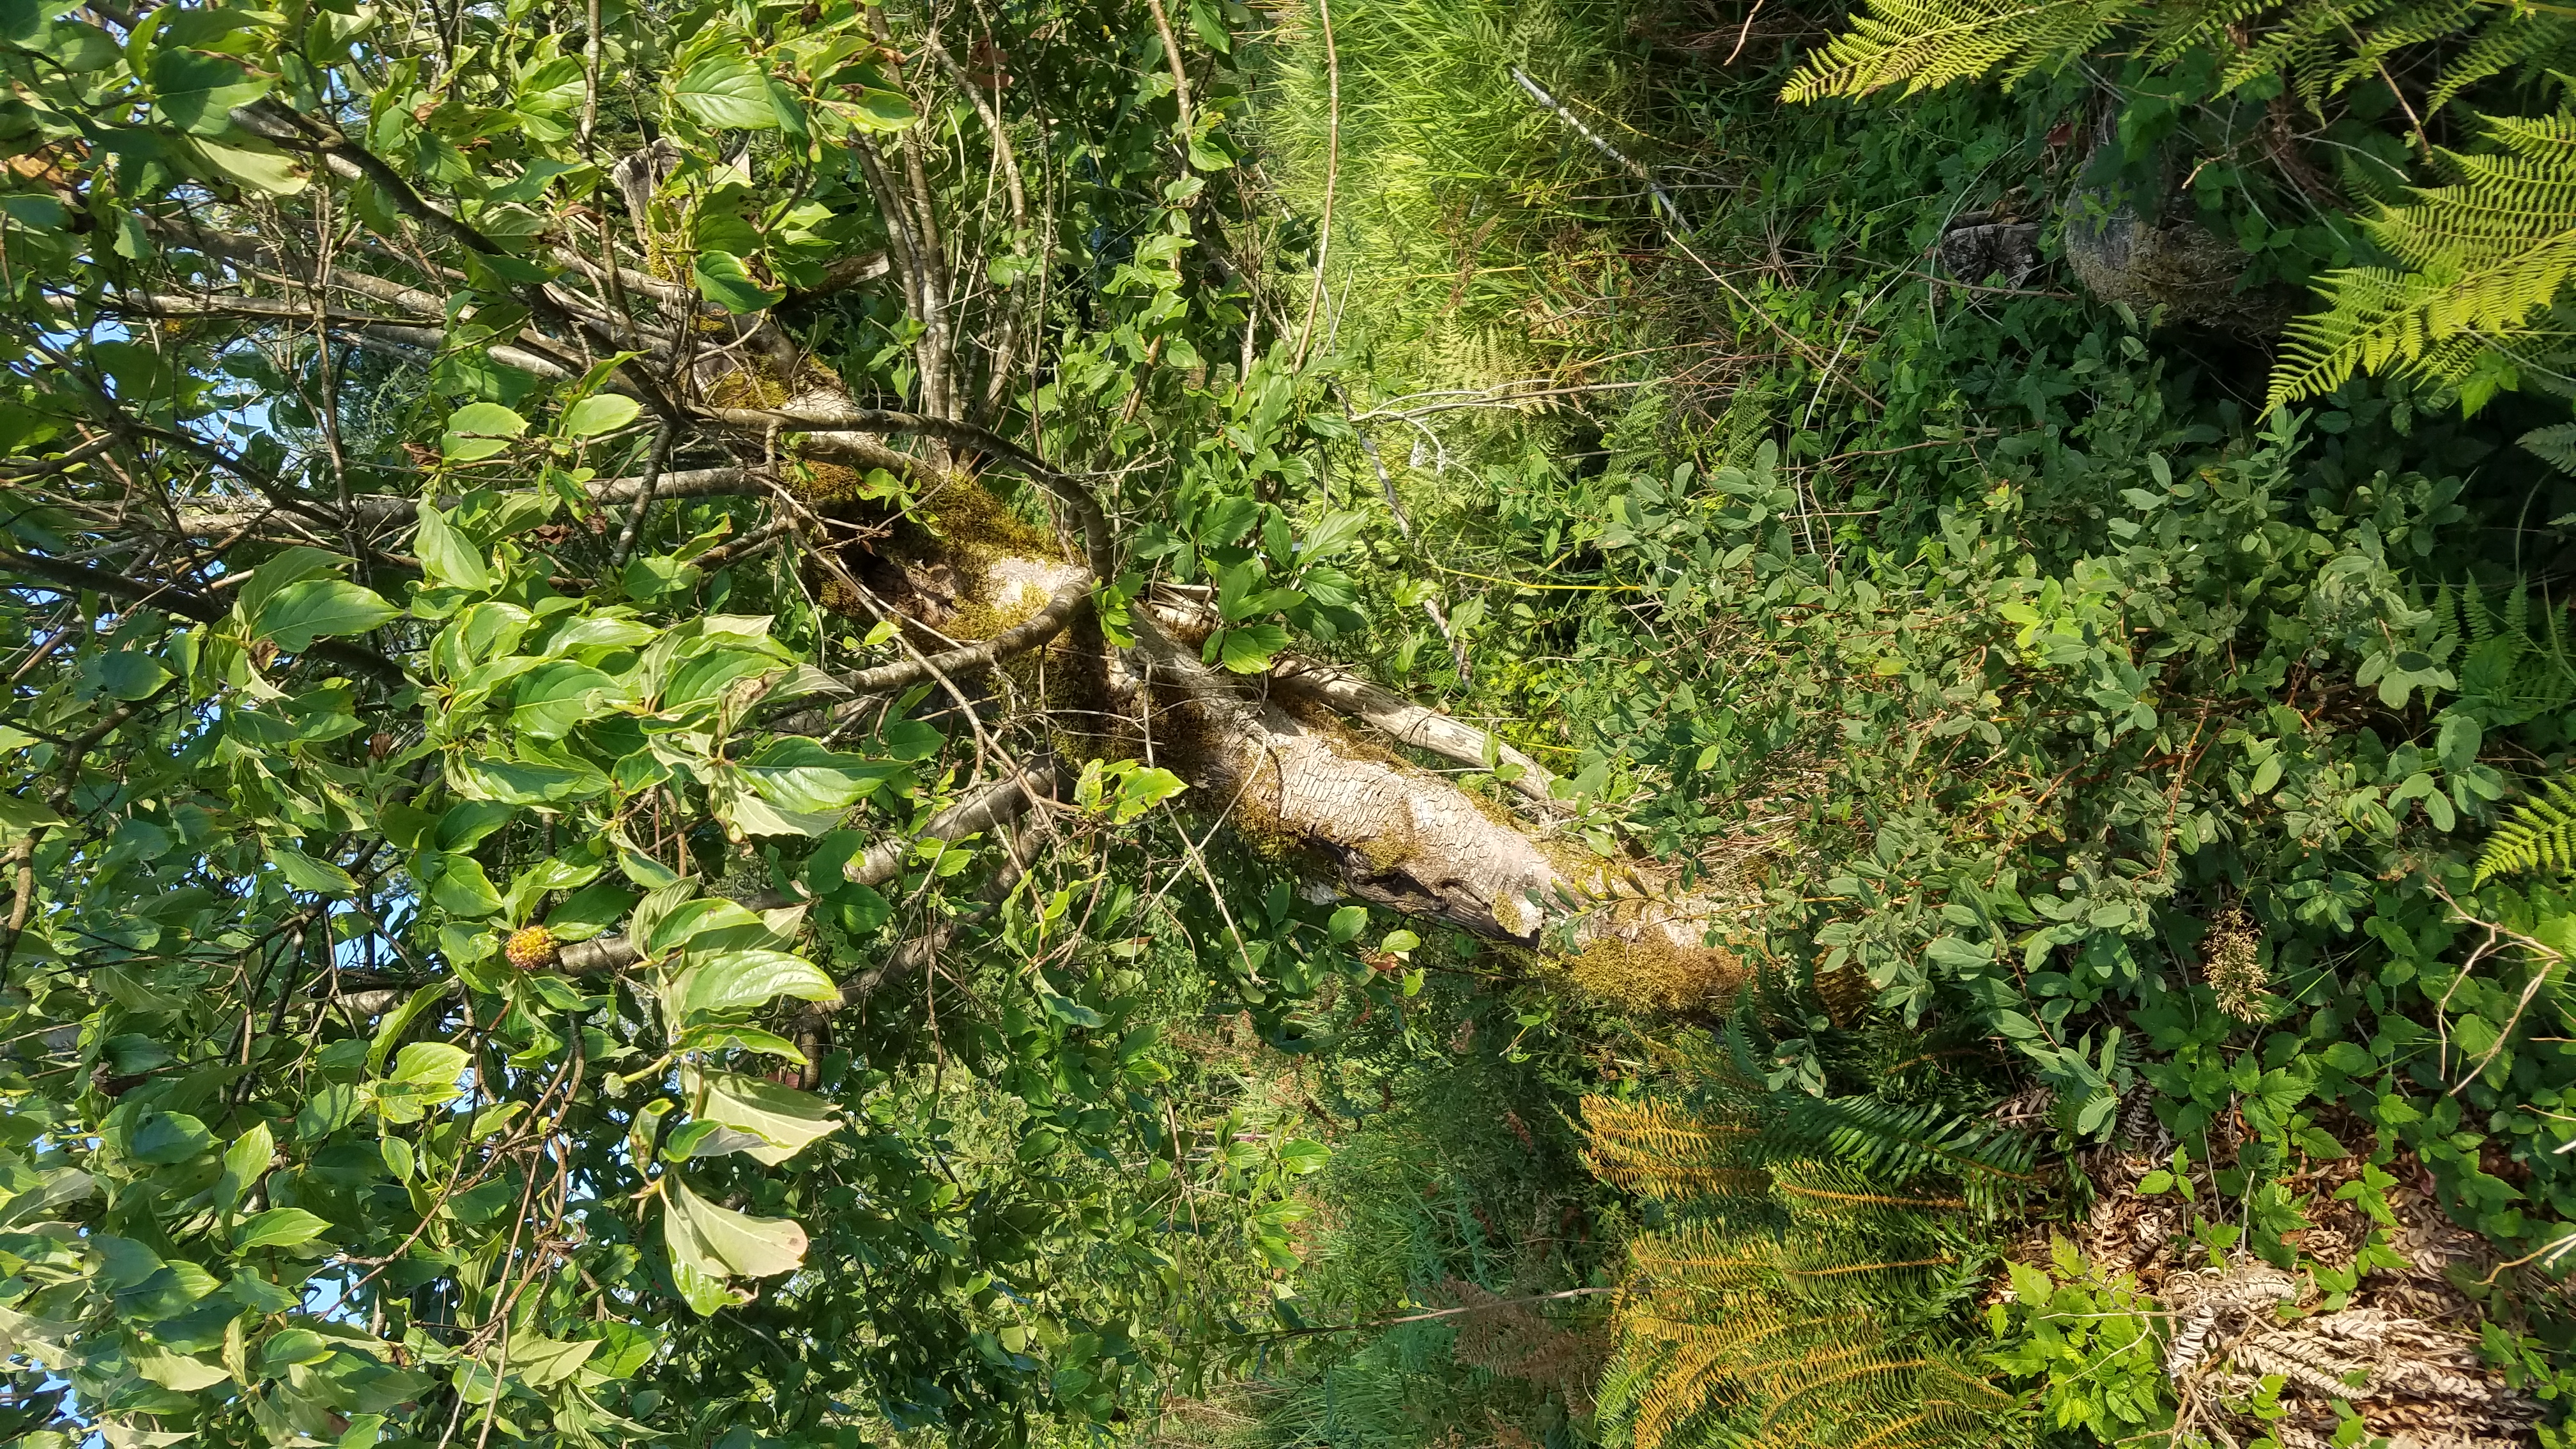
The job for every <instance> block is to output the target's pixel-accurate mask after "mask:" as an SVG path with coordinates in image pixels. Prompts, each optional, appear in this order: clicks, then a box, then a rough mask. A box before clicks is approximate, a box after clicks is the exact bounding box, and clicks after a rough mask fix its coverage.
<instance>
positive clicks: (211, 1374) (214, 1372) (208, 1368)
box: [127, 1344, 232, 1443]
mask: <svg viewBox="0 0 2576 1449" xmlns="http://www.w3.org/2000/svg"><path fill="white" fill-rule="evenodd" d="M127 1352H128V1354H129V1356H130V1357H131V1358H132V1360H133V1362H134V1371H135V1372H136V1373H138V1374H141V1375H142V1376H143V1377H145V1378H147V1379H150V1380H151V1381H152V1382H154V1383H156V1384H159V1385H160V1386H161V1387H163V1388H165V1389H170V1390H173V1391H175V1392H178V1393H183V1394H189V1393H195V1392H196V1391H197V1390H199V1389H210V1388H213V1387H214V1386H215V1385H217V1384H220V1383H226V1382H229V1381H230V1380H231V1378H232V1375H231V1373H229V1372H227V1371H226V1370H225V1368H224V1366H223V1365H221V1364H218V1363H209V1362H207V1361H206V1360H205V1359H202V1358H198V1357H196V1356H194V1355H192V1354H184V1353H173V1352H171V1351H170V1350H169V1349H166V1348H162V1347H159V1346H158V1345H153V1344H138V1345H136V1346H135V1347H133V1348H132V1349H129V1350H128V1351H127ZM187 1437H189V1436H187V1435H184V1434H183V1435H175V1436H173V1437H172V1438H171V1439H168V1440H163V1441H162V1442H164V1443H169V1442H176V1440H178V1439H184V1438H187Z"/></svg>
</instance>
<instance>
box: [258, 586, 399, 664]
mask: <svg viewBox="0 0 2576 1449" xmlns="http://www.w3.org/2000/svg"><path fill="white" fill-rule="evenodd" d="M401 612H402V610H400V609H397V608H395V607H394V606H393V605H391V604H388V603H386V602H385V601H384V599H383V597H382V596H380V595H378V594H377V593H376V592H375V590H373V589H369V588H364V587H361V586H360V585H357V584H353V583H350V582H349V581H348V580H346V579H306V580H304V581H302V582H301V583H293V584H288V585H287V586H286V587H285V588H283V589H280V590H278V592H277V596H276V597H275V598H272V599H270V600H269V601H268V605H267V607H265V608H263V609H261V610H260V611H259V618H258V620H257V621H256V622H255V623H254V624H253V625H252V629H253V632H255V633H256V634H257V635H258V636H259V637H260V638H263V639H270V640H274V641H275V642H276V644H277V647H278V648H280V649H283V650H285V651H287V652H288V653H290V654H296V653H301V652H303V651H304V650H306V649H309V648H311V647H312V646H313V641H314V640H316V639H328V638H334V637H337V636H340V635H345V634H364V633H366V632H367V631H368V630H370V629H373V628H375V627H376V626H377V625H379V624H382V623H384V622H385V621H386V620H388V619H391V618H393V617H394V616H395V615H397V614H400V613H401Z"/></svg>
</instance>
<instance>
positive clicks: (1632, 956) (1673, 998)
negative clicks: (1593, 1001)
mask: <svg viewBox="0 0 2576 1449" xmlns="http://www.w3.org/2000/svg"><path fill="white" fill-rule="evenodd" d="M1565 970H1566V974H1567V975H1569V976H1572V977H1573V978H1574V982H1575V984H1576V985H1577V986H1580V987H1582V988H1583V989H1584V990H1585V991H1586V992H1588V993H1590V994H1591V995H1593V996H1595V997H1598V998H1600V999H1601V1000H1603V1001H1606V1002H1608V1003H1610V1004H1611V1005H1613V1006H1617V1007H1619V1008H1621V1009H1622V1010H1626V1011H1633V1012H1642V1013H1648V1014H1652V1013H1660V1012H1675V1011H1690V1010H1694V1009H1696V1008H1699V1007H1703V1006H1707V1005H1709V1004H1711V1003H1713V1002H1716V1001H1718V1000H1721V999H1723V998H1724V997H1726V996H1728V995H1730V994H1732V993H1733V992H1734V990H1735V988H1736V986H1737V985H1738V984H1740V983H1741V982H1742V981H1743V980H1744V963H1743V962H1742V961H1741V960H1739V959H1738V958H1737V957H1736V955H1735V953H1734V952H1732V951H1729V950H1727V949H1726V948H1725V947H1723V946H1681V945H1676V944H1674V943H1673V942H1672V941H1670V940H1668V939H1666V938H1665V937H1664V935H1663V933H1662V932H1660V931H1654V930H1649V931H1648V932H1646V933H1644V934H1643V935H1641V937H1640V938H1639V939H1637V940H1635V941H1623V940H1620V939H1619V938H1617V937H1615V936H1603V937H1600V938H1598V939H1596V940H1594V941H1593V942H1591V943H1590V944H1589V945H1587V946H1585V947H1584V948H1583V954H1581V955H1579V956H1576V957H1575V958H1574V959H1572V960H1570V961H1568V962H1566V963H1565Z"/></svg>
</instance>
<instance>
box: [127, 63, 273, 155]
mask: <svg viewBox="0 0 2576 1449" xmlns="http://www.w3.org/2000/svg"><path fill="white" fill-rule="evenodd" d="M267 94H268V81H267V80H266V79H265V78H264V77H261V76H257V75H253V74H252V73H251V71H250V68H249V67H247V66H244V65H241V64H240V63H238V62H236V61H232V60H227V59H225V58H224V57H223V56H220V55H208V54H206V53H205V52H203V51H198V50H187V49H183V48H179V47H175V46H171V47H164V48H163V49H162V50H161V51H160V52H159V53H157V54H156V55H154V56H153V57H152V108H153V109H154V110H156V111H158V112H159V113H160V114H161V116H162V118H163V119H165V120H167V121H168V122H169V123H170V124H172V125H174V126H177V127H178V128H179V129H180V130H182V131H187V132H190V133H191V134H194V135H199V136H220V135H222V134H223V133H224V132H226V131H228V130H230V129H232V113H233V108H234V107H236V106H246V105H249V104H250V103H251V102H253V101H255V100H258V99H259V98H260V97H262V96H264V95H267Z"/></svg>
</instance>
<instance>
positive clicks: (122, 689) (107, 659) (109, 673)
mask: <svg viewBox="0 0 2576 1449" xmlns="http://www.w3.org/2000/svg"><path fill="white" fill-rule="evenodd" d="M84 672H85V673H87V674H88V675H89V677H90V678H91V679H93V680H95V681H96V682H97V684H98V688H99V692H100V693H102V694H105V695H106V696H107V697H108V698H110V699H148V698H150V697H151V696H152V694H153V692H154V691H156V690H158V689H160V687H161V685H162V683H163V681H165V680H167V679H169V678H170V671H169V669H168V667H166V666H165V665H163V664H162V662H161V661H160V660H158V659H155V658H153V657H152V656H151V655H149V654H145V653H143V652H141V651H140V650H134V649H119V650H117V651H115V652H114V653H111V654H101V655H98V656H96V657H95V658H93V659H91V660H90V661H89V662H88V664H87V665H86V666H85V667H84Z"/></svg>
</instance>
